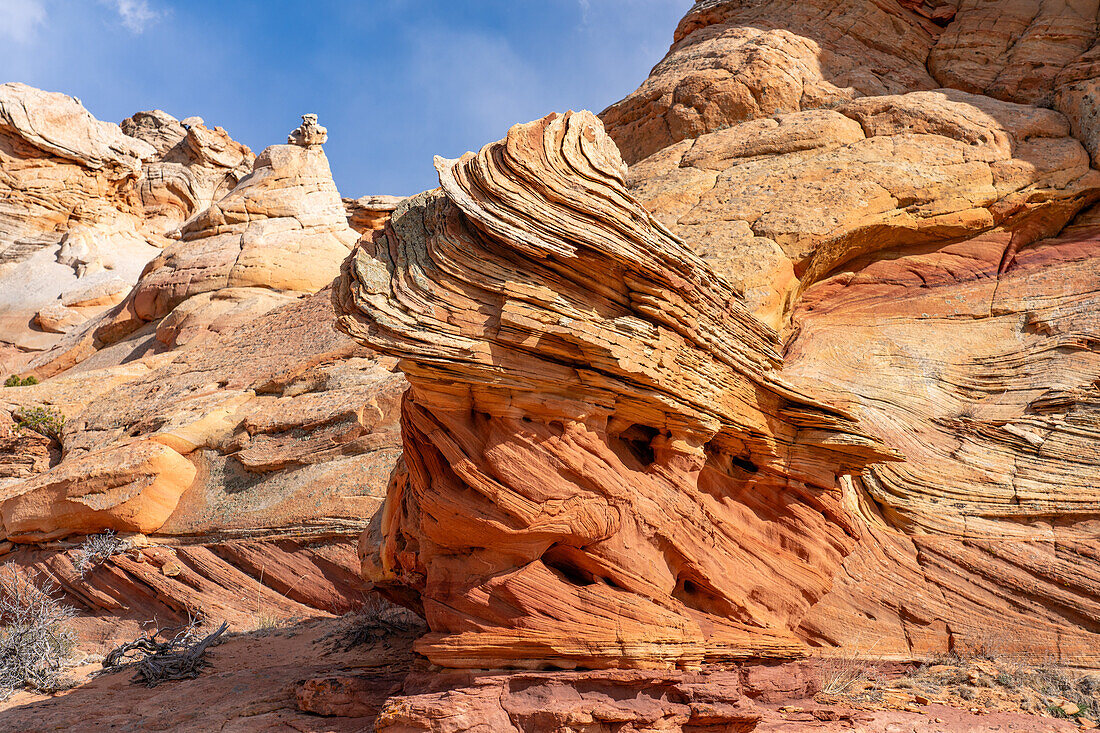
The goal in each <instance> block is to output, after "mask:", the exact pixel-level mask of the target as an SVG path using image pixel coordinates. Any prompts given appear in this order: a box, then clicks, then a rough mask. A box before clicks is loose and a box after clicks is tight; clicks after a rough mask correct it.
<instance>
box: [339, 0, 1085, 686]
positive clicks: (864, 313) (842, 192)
mask: <svg viewBox="0 0 1100 733" xmlns="http://www.w3.org/2000/svg"><path fill="white" fill-rule="evenodd" d="M1078 16H1080V17H1078ZM1095 16H1096V9H1095V8H1091V9H1090V8H1089V7H1085V6H1081V7H1078V6H1074V7H1073V8H1069V7H1068V6H1065V5H1064V4H1055V3H966V2H963V3H961V4H959V5H957V6H956V5H955V4H952V3H947V2H904V3H893V2H871V1H860V0H852V1H851V2H842V3H784V2H778V3H747V2H715V1H712V0H703V1H702V2H697V3H696V4H695V7H694V8H693V9H692V10H691V11H690V12H689V13H688V15H687V17H686V18H685V19H684V21H682V22H681V24H680V27H679V29H678V30H677V33H676V38H675V42H674V44H673V46H672V49H671V50H670V52H669V55H668V56H667V57H666V59H665V60H664V61H663V62H662V63H661V64H659V65H658V66H657V67H656V68H655V69H654V71H653V73H652V75H651V76H650V78H649V80H648V81H647V82H645V84H643V85H642V87H641V88H640V89H639V90H638V91H637V92H635V93H634V94H632V95H630V96H629V97H627V99H625V100H624V101H622V102H620V103H618V104H616V105H613V106H612V107H611V108H609V109H608V110H606V111H605V112H604V113H603V114H602V117H603V121H604V123H605V124H606V126H607V130H608V134H609V136H610V139H609V138H608V136H607V135H605V133H604V131H603V127H602V126H601V125H599V124H598V123H597V122H596V121H595V120H594V119H592V118H591V117H590V116H589V115H587V114H586V113H580V114H568V115H564V116H557V115H551V116H550V117H547V118H544V119H543V120H540V121H538V122H533V123H530V124H526V125H518V126H516V127H514V128H513V129H512V130H510V131H509V134H508V136H507V138H506V139H505V140H502V141H500V142H498V143H494V144H491V145H489V146H486V147H485V148H483V149H482V150H481V152H479V153H478V154H476V155H473V154H468V155H467V156H464V157H463V158H461V159H459V160H457V161H444V160H439V159H437V169H438V170H439V173H440V183H441V186H442V187H441V189H438V190H435V191H430V192H426V193H424V194H421V195H419V196H417V197H413V198H412V199H409V200H406V201H405V202H402V203H401V204H400V205H399V206H398V207H397V209H396V210H395V211H394V213H393V216H392V218H391V220H390V222H389V224H388V225H387V227H386V228H385V230H384V231H383V232H381V233H379V234H376V235H374V236H373V237H365V238H364V239H363V241H362V242H361V243H360V245H359V247H358V248H357V250H356V251H355V253H354V254H353V256H352V257H351V258H350V259H349V260H348V261H347V262H346V263H345V268H344V274H343V277H342V278H341V280H340V283H339V286H338V288H337V290H336V292H335V297H336V298H337V310H338V312H342V313H343V314H344V315H343V317H342V318H341V319H340V324H341V327H342V328H343V329H345V330H346V331H347V332H348V333H349V334H351V335H353V336H354V337H355V338H356V339H358V340H360V341H361V342H363V343H366V344H369V345H371V346H372V347H374V348H377V349H379V350H381V351H383V352H385V353H389V354H392V355H394V356H397V357H398V358H399V359H400V360H401V361H400V362H399V366H400V368H401V369H402V370H403V371H404V372H405V373H406V375H407V377H408V379H409V383H410V389H409V392H408V393H407V394H406V396H405V401H404V406H403V411H402V432H403V444H404V460H405V463H406V465H407V467H408V474H407V476H405V475H401V474H398V475H396V476H395V477H394V480H393V481H392V482H391V484H390V488H389V491H388V495H387V500H386V503H385V505H384V507H383V510H382V512H381V514H380V516H378V517H376V518H375V521H374V522H373V523H372V526H371V527H370V529H368V531H367V532H366V533H364V535H363V538H362V540H361V543H360V554H361V559H362V565H363V573H364V576H365V577H366V578H368V579H369V580H371V581H372V582H374V583H375V585H376V587H379V588H382V589H384V590H385V591H386V592H387V593H388V594H389V595H390V596H391V597H393V598H394V599H397V600H401V601H402V602H404V603H406V604H407V605H410V606H412V607H414V608H418V609H421V610H422V612H423V614H424V616H425V618H426V619H427V620H428V623H429V625H430V627H431V630H432V633H431V634H429V635H428V636H427V637H425V638H424V639H423V640H421V642H420V643H419V646H418V648H419V649H420V650H421V651H422V652H423V653H424V654H426V655H427V656H428V657H429V659H431V660H432V661H433V662H436V663H438V664H441V665H443V666H451V667H499V666H517V667H539V666H545V665H554V666H559V667H569V666H580V667H590V668H591V667H608V666H625V667H673V666H679V667H692V666H697V665H699V664H701V663H705V662H707V661H713V660H721V659H734V658H739V657H749V656H785V655H787V656H793V655H798V654H802V653H805V652H806V651H808V650H812V649H814V648H823V649H826V650H828V649H831V648H833V647H838V646H839V647H848V648H852V649H856V650H860V651H862V652H864V653H873V654H876V655H886V656H893V657H898V658H915V657H916V658H919V657H924V656H928V655H931V654H935V653H942V652H946V651H951V650H956V651H965V650H966V649H967V648H971V649H974V648H980V647H982V646H983V645H989V644H991V643H992V644H994V645H995V646H997V648H999V649H1001V650H1003V651H1004V652H1006V653H1008V652H1023V653H1030V654H1034V655H1039V656H1042V655H1044V654H1046V655H1049V654H1055V655H1057V656H1059V657H1060V658H1061V659H1062V660H1063V661H1068V662H1073V663H1078V664H1085V665H1095V664H1098V663H1100V657H1098V656H1097V652H1096V650H1097V649H1098V648H1100V626H1098V625H1097V624H1098V623H1100V540H1098V539H1097V537H1098V533H1097V525H1096V517H1097V516H1098V511H1100V509H1098V508H1100V495H1098V494H1097V493H1096V488H1095V487H1096V486H1097V484H1098V483H1100V474H1098V471H1100V409H1098V405H1100V392H1098V391H1097V390H1098V386H1097V375H1100V362H1098V361H1097V358H1098V357H1097V353H1098V352H1097V338H1096V333H1097V313H1100V295H1098V292H1100V287H1098V286H1100V283H1098V282H1097V280H1096V276H1095V269H1096V268H1095V263H1096V259H1095V258H1096V256H1097V255H1096V252H1097V249H1096V248H1097V244H1098V243H1100V224H1098V222H1100V215H1098V214H1097V213H1096V211H1097V210H1096V209H1095V208H1094V207H1093V204H1094V203H1095V202H1096V201H1097V199H1098V198H1100V174H1098V173H1097V171H1096V170H1095V168H1094V167H1093V161H1094V160H1095V150H1094V147H1095V144H1094V141H1093V140H1092V132H1091V127H1090V125H1091V124H1092V123H1091V122H1090V121H1089V120H1090V119H1091V118H1090V116H1089V115H1090V114H1091V113H1090V112H1089V111H1088V106H1087V105H1088V101H1087V100H1088V96H1087V92H1086V91H1083V90H1087V89H1088V88H1089V85H1090V84H1092V83H1093V81H1092V80H1093V79H1094V78H1095V77H1096V74H1094V73H1093V72H1092V71H1091V69H1092V66H1090V61H1089V59H1090V58H1091V54H1092V51H1091V48H1092V44H1093V43H1094V42H1095V37H1096V23H1095ZM1006 39H1008V40H1006ZM1039 49H1042V52H1041V53H1040V50H1039ZM1040 57H1042V58H1040ZM968 64H969V66H968ZM971 67H973V70H974V71H973V73H971V71H968V69H971ZM979 68H980V71H981V73H978V72H977V70H978V69H979ZM1073 75H1076V76H1073ZM1071 77H1072V83H1070V79H1071ZM1059 80H1063V81H1064V82H1065V83H1060V82H1059ZM612 140H613V141H614V143H617V144H618V148H619V149H620V150H622V151H623V157H624V158H625V159H626V160H627V161H628V162H630V163H631V164H632V165H631V167H630V169H629V171H627V169H626V168H625V166H624V165H623V164H622V161H621V160H620V158H619V154H618V151H617V150H616V148H615V145H613V144H612ZM1052 650H1054V651H1052Z"/></svg>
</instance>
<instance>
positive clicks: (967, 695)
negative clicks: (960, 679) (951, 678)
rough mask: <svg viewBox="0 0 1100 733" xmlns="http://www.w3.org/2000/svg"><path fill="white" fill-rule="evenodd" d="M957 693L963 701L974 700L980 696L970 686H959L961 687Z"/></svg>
mask: <svg viewBox="0 0 1100 733" xmlns="http://www.w3.org/2000/svg"><path fill="white" fill-rule="evenodd" d="M956 692H957V693H958V695H959V697H961V698H962V699H963V700H973V699H974V698H975V697H977V694H978V693H977V691H976V690H975V689H974V688H973V687H971V686H970V685H959V687H958V688H957V689H956Z"/></svg>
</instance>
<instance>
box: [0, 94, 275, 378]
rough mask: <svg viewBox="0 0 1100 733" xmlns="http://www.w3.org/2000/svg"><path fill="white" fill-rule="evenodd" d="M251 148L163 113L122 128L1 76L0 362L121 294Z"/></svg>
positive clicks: (15, 359) (235, 173)
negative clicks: (170, 235)
mask: <svg viewBox="0 0 1100 733" xmlns="http://www.w3.org/2000/svg"><path fill="white" fill-rule="evenodd" d="M252 157H253V156H252V153H251V152H250V151H249V150H248V148H246V147H244V146H242V145H240V144H238V143H236V142H234V141H233V140H232V139H230V138H229V136H228V135H227V134H226V133H225V131H224V130H222V129H221V128H215V129H213V130H209V129H207V128H205V127H203V126H202V125H201V124H196V125H193V126H191V127H190V129H188V130H185V129H184V128H183V127H182V126H181V125H180V123H178V122H177V121H176V120H175V119H173V118H172V117H170V116H169V115H167V114H165V113H163V112H146V113H140V114H138V115H135V116H134V117H133V118H130V119H129V120H126V121H124V122H123V125H122V128H120V127H119V126H118V125H113V124H110V123H106V122H101V121H99V120H96V119H95V118H94V117H92V116H91V115H90V114H89V113H88V112H87V111H86V110H85V109H84V108H83V106H81V104H80V102H79V101H78V100H76V99H74V98H72V97H68V96H65V95H63V94H55V93H48V92H43V91H40V90H37V89H33V88H31V87H28V86H26V85H23V84H4V85H0V171H2V172H0V367H3V369H4V371H5V373H7V372H10V371H16V370H24V369H25V368H26V365H27V362H28V361H29V360H30V359H32V358H33V356H34V354H35V352H38V351H41V350H43V349H48V348H50V347H52V346H54V345H55V344H57V343H58V341H59V340H60V338H61V334H65V333H67V332H69V331H72V330H73V329H75V328H77V327H79V326H80V325H81V324H83V323H84V322H86V321H88V320H89V319H91V318H94V317H95V316H97V315H99V314H101V313H102V312H103V311H105V310H106V308H107V307H109V306H112V305H114V304H116V303H118V302H119V301H121V300H122V299H123V298H124V297H125V296H126V293H127V291H128V290H129V288H130V286H131V285H132V284H133V283H134V282H135V281H136V280H137V279H138V277H139V276H140V274H141V272H142V269H143V267H144V266H145V264H146V263H147V262H149V261H150V260H151V259H153V258H155V257H156V256H157V255H158V254H159V253H160V251H161V248H162V247H164V246H165V244H166V243H167V242H168V240H167V239H166V237H165V235H168V234H170V233H171V232H172V231H173V230H175V229H176V228H178V227H179V225H180V224H181V223H182V222H183V221H185V220H186V219H188V218H189V217H191V216H192V215H193V214H195V213H197V212H198V211H199V210H201V209H203V208H205V207H206V206H209V204H210V203H211V201H213V200H214V199H215V198H218V197H220V196H221V195H222V194H224V193H225V192H227V191H228V190H229V189H231V188H232V187H233V186H234V185H235V184H236V182H237V181H238V180H239V179H240V178H241V177H242V176H243V174H244V173H245V172H247V170H248V169H249V168H250V164H251V160H252Z"/></svg>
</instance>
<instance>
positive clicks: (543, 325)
mask: <svg viewBox="0 0 1100 733" xmlns="http://www.w3.org/2000/svg"><path fill="white" fill-rule="evenodd" d="M436 165H437V168H438V170H439V173H440V181H441V183H442V184H443V188H442V191H433V192H428V193H426V194H421V195H420V196H417V197H414V198H413V199H410V200H409V201H407V202H405V203H403V204H401V205H400V206H398V208H397V210H396V211H395V212H394V215H393V218H392V219H391V221H390V224H389V225H388V226H387V227H386V229H385V230H384V232H383V233H381V234H379V235H378V236H376V237H375V238H373V240H371V241H370V242H369V243H364V244H362V245H361V246H360V247H359V248H358V249H357V250H356V253H355V255H354V256H353V257H352V258H350V259H349V260H348V262H347V263H346V264H345V271H344V276H343V278H342V279H341V281H340V284H339V289H338V291H337V292H336V297H337V298H338V300H339V308H340V310H341V311H343V312H344V313H345V314H346V315H345V316H344V317H342V318H341V319H340V324H341V327H342V328H344V329H345V330H347V331H348V332H349V333H350V334H352V335H353V336H355V337H356V338H358V339H360V340H362V341H364V342H366V343H369V344H371V345H372V346H373V347H374V348H377V349H379V350H380V351H383V352H384V353H390V354H393V355H396V356H398V357H400V358H401V359H402V361H401V362H400V364H399V366H400V367H401V369H402V370H403V371H404V372H405V374H406V376H407V377H408V379H409V382H410V384H411V388H410V391H409V392H408V393H407V395H406V397H405V403H404V406H403V411H402V433H403V443H404V459H405V463H406V465H407V466H408V472H409V473H408V478H407V480H402V481H400V482H398V483H396V484H395V485H393V486H391V489H390V493H389V495H388V497H387V501H386V506H385V508H384V509H383V512H382V515H381V517H380V524H379V526H378V527H377V536H376V537H374V538H372V539H376V541H377V542H378V544H377V546H376V547H373V548H368V549H367V554H366V556H365V557H364V572H365V574H366V576H367V577H368V579H370V580H372V581H373V582H374V583H375V585H376V587H385V588H390V589H391V592H392V594H393V595H394V596H395V597H399V598H403V599H404V600H406V602H409V603H412V604H413V605H415V606H416V607H418V608H422V610H423V613H424V615H425V617H426V618H427V620H428V623H429V625H430V626H431V628H432V631H433V633H432V634H430V635H428V636H427V637H426V638H425V639H424V640H422V641H421V642H420V645H419V647H418V648H419V649H420V650H421V651H422V652H423V653H425V654H426V655H427V656H428V657H429V659H432V660H433V661H435V662H437V663H441V664H444V665H446V666H482V667H484V666H490V667H491V666H501V665H515V664H518V665H525V664H531V663H536V664H545V663H553V664H558V665H574V664H581V665H586V666H624V665H625V666H639V667H647V666H655V665H656V666H672V665H675V666H686V667H690V666H697V665H699V664H701V663H703V662H704V661H712V660H721V659H731V658H738V657H748V656H776V655H781V656H787V655H795V654H798V653H800V651H801V649H802V645H801V643H800V642H799V641H798V640H797V639H796V638H795V637H794V636H793V635H792V634H791V629H792V628H793V627H794V626H795V625H797V622H798V621H799V620H800V619H801V618H802V616H803V615H804V614H805V613H806V611H807V610H808V609H809V607H810V606H811V605H812V604H813V603H814V602H815V601H816V600H817V599H818V598H820V597H821V595H822V594H824V593H825V592H827V591H828V589H829V586H830V581H831V577H832V574H833V573H834V572H835V570H836V569H837V568H838V567H839V564H840V562H841V561H842V560H843V558H844V556H845V555H847V554H848V552H850V551H851V549H852V547H853V536H852V529H851V527H850V526H849V521H850V520H849V518H848V516H847V512H846V510H845V508H844V506H843V497H842V495H841V493H840V492H839V491H837V490H836V483H837V477H838V476H840V475H846V474H850V473H858V472H859V471H860V470H862V469H863V468H864V467H865V466H866V465H867V464H868V463H870V462H874V461H878V460H883V459H889V458H892V457H893V454H892V453H891V451H889V450H888V449H886V448H885V447H884V446H882V445H881V444H880V443H878V442H877V441H876V440H875V439H873V438H871V437H870V436H869V435H868V434H866V433H865V432H864V431H863V430H862V429H861V428H860V427H859V426H858V425H857V424H856V423H855V422H854V421H853V420H852V419H851V418H850V416H849V415H848V414H847V413H846V412H845V411H844V410H843V409H842V408H839V407H834V406H830V405H827V404H825V403H823V402H822V401H820V400H818V399H817V398H815V397H814V396H813V395H812V394H811V393H810V392H808V391H806V390H805V389H804V388H803V387H801V386H799V385H798V384H796V383H792V382H790V381H787V380H784V379H782V378H781V377H780V376H779V375H778V374H777V373H776V367H777V366H778V365H779V363H780V358H779V354H778V351H777V349H778V346H779V344H778V340H777V337H776V334H775V332H774V331H773V330H772V329H770V328H769V327H768V326H766V325H764V324H763V323H761V322H760V321H759V320H757V319H755V318H753V317H752V316H751V315H750V314H749V313H748V312H747V310H746V308H745V307H744V305H743V303H742V299H741V298H740V297H739V296H738V294H737V293H736V292H735V291H734V290H733V289H732V288H731V287H730V286H729V285H728V284H727V283H726V281H725V280H723V279H722V278H721V277H719V276H718V275H716V274H715V273H714V271H713V270H711V269H710V268H709V267H708V266H707V265H706V264H705V263H704V262H703V261H702V260H700V259H699V258H698V257H697V256H695V255H694V254H692V253H691V252H690V250H688V249H686V248H685V247H684V246H683V245H682V244H681V243H680V242H679V241H678V240H676V238H675V237H673V236H672V235H671V234H670V233H669V232H668V230H666V229H665V228H664V226H662V225H661V224H660V223H659V222H657V221H656V220H655V219H654V218H653V217H652V216H651V215H650V214H649V213H648V212H646V210H645V209H643V208H642V207H641V206H640V205H639V204H638V203H637V202H636V201H635V200H634V199H633V198H631V197H630V195H629V194H627V192H626V190H625V189H624V187H623V175H624V172H625V167H624V165H623V164H622V161H621V160H620V158H619V156H618V153H617V151H616V149H615V146H614V144H612V143H611V141H610V139H609V138H608V137H607V136H606V135H605V134H604V132H603V127H602V125H601V124H600V123H599V121H598V120H597V119H596V118H595V117H593V116H592V115H591V114H589V113H579V114H567V115H564V116H560V115H551V116H549V117H546V118H544V119H542V120H539V121H538V122H534V123H530V124H527V125H517V126H515V127H513V128H512V129H511V130H510V131H509V134H508V137H507V138H506V139H505V140H503V141H501V142H499V143H494V144H492V145H488V146H486V147H485V148H483V149H482V150H481V152H480V153H478V154H477V155H472V154H470V155H467V156H465V157H463V158H461V159H459V160H457V161H446V160H442V159H438V158H437V160H436ZM776 525H784V526H789V527H790V529H791V531H790V532H787V533H783V534H777V533H776V532H775V531H774V529H773V528H774V527H775V526H776ZM764 567H767V568H771V569H772V570H773V572H761V568H764Z"/></svg>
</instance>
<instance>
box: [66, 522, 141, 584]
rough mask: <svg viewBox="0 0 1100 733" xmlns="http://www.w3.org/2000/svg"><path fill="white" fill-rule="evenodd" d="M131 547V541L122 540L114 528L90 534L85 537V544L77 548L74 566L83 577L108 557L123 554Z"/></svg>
mask: <svg viewBox="0 0 1100 733" xmlns="http://www.w3.org/2000/svg"><path fill="white" fill-rule="evenodd" d="M129 548H130V543H129V542H127V541H126V540H120V539H119V538H118V535H116V534H115V533H114V531H113V530H110V529H108V530H107V531H105V532H102V533H100V534H90V535H88V536H87V537H85V538H84V544H83V545H81V546H80V549H79V550H77V553H76V557H75V558H74V559H73V566H74V567H75V568H76V570H77V572H78V573H80V577H82V578H83V577H84V575H85V574H86V573H88V572H90V571H92V570H94V569H95V568H96V567H98V566H99V565H102V564H103V562H104V561H105V560H107V558H109V557H111V556H112V555H118V554H121V553H123V552H125V551H126V550H128V549H129Z"/></svg>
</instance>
